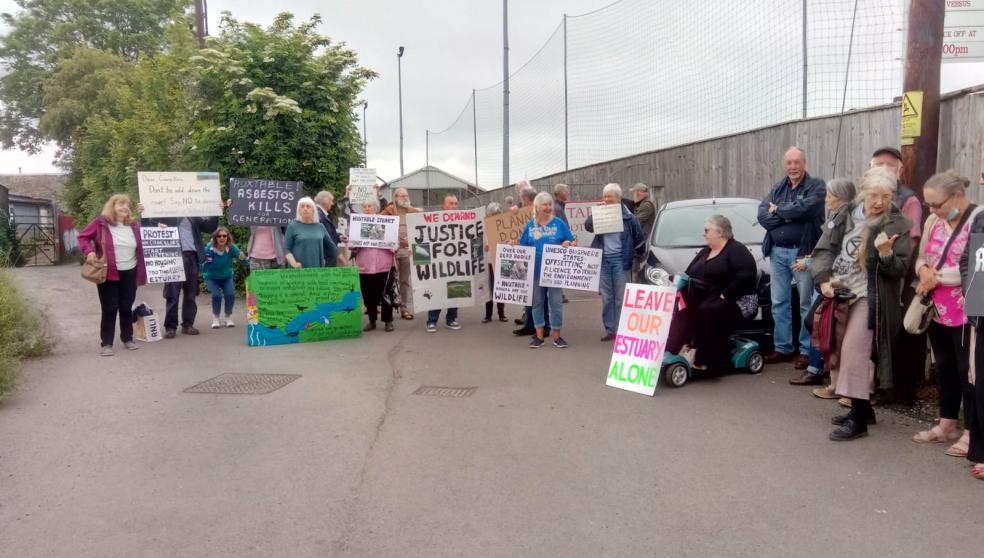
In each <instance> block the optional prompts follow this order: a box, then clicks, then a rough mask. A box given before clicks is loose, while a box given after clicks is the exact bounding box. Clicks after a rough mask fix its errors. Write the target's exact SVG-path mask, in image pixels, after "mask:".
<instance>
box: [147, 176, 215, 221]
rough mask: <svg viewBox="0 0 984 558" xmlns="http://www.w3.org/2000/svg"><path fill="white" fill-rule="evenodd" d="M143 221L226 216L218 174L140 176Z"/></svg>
mask: <svg viewBox="0 0 984 558" xmlns="http://www.w3.org/2000/svg"><path fill="white" fill-rule="evenodd" d="M137 188H139V190H140V203H142V204H143V206H144V210H143V213H142V214H141V215H140V216H141V217H214V216H217V215H222V188H221V187H220V186H219V173H217V172H138V173H137Z"/></svg>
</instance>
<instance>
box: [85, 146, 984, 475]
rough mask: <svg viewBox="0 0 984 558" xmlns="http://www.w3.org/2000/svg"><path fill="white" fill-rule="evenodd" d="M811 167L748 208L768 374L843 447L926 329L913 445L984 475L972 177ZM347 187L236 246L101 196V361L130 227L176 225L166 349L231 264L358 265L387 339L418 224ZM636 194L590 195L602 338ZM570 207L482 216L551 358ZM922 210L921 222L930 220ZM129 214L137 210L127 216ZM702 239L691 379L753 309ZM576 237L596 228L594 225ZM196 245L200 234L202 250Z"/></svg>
mask: <svg viewBox="0 0 984 558" xmlns="http://www.w3.org/2000/svg"><path fill="white" fill-rule="evenodd" d="M806 169H807V158H806V153H805V152H804V151H803V150H802V149H800V148H798V147H791V148H789V149H788V150H787V151H786V152H785V153H784V155H783V170H784V176H783V178H782V179H781V180H780V181H779V182H778V183H776V184H775V185H774V186H773V187H772V188H771V190H770V191H769V193H768V195H766V197H765V198H764V199H763V200H762V202H761V205H760V206H759V210H758V223H759V224H760V225H761V226H762V228H763V229H764V231H765V235H764V238H763V242H762V254H763V256H765V257H767V258H768V261H769V265H770V272H771V273H770V281H771V283H770V284H771V292H770V298H771V309H772V317H773V322H774V331H773V332H772V339H773V343H774V350H773V351H772V352H771V353H769V354H768V355H766V356H765V359H764V360H765V362H766V363H779V362H792V363H793V366H794V368H795V369H796V370H797V374H796V375H795V376H794V377H793V378H791V379H790V380H789V382H790V383H791V384H793V385H803V386H816V387H815V389H814V390H813V394H814V395H815V396H817V397H820V398H823V399H831V400H835V399H836V400H837V401H838V402H839V403H840V404H841V405H843V406H845V407H848V408H849V411H848V412H847V413H846V414H840V415H835V416H833V417H832V419H831V422H832V424H833V425H834V426H836V427H837V428H836V429H834V430H833V431H832V432H831V434H830V438H831V439H832V440H835V441H845V440H854V439H857V438H860V437H862V436H865V435H867V434H868V429H869V426H870V425H873V424H876V422H877V419H876V415H875V412H874V406H875V405H877V404H879V403H884V402H887V401H893V400H906V399H909V398H911V397H912V393H911V390H912V387H913V386H914V385H915V383H916V382H915V379H914V378H912V377H909V376H907V375H906V374H907V372H906V371H907V370H908V368H910V367H906V366H897V365H895V364H896V363H898V362H901V361H902V360H905V359H907V358H909V357H907V356H906V355H911V354H912V353H911V351H912V350H913V347H916V348H917V349H919V350H920V351H921V350H922V349H920V343H921V341H920V340H921V339H923V338H922V337H921V335H922V334H923V333H924V332H925V333H926V334H927V336H928V340H929V345H930V346H931V348H932V352H933V356H934V360H935V363H936V371H937V376H938V378H939V386H938V387H939V400H938V405H939V423H938V424H936V425H934V426H933V427H932V428H930V429H929V430H926V431H923V432H918V433H915V434H914V435H913V438H912V440H913V442H915V443H919V444H951V445H949V446H948V447H947V449H946V453H947V454H948V455H952V456H958V457H966V458H967V459H968V460H970V461H971V462H972V463H974V464H975V465H974V467H973V469H972V474H973V476H974V477H976V478H979V479H984V382H977V381H976V378H975V376H976V374H975V366H974V363H975V362H977V361H979V360H980V359H981V358H982V351H984V334H982V333H980V329H979V328H978V327H977V326H978V325H980V324H979V323H978V318H976V317H974V318H968V316H967V315H966V313H965V311H964V308H965V302H966V301H965V295H966V293H967V292H968V288H969V283H970V280H971V278H972V276H973V270H971V269H970V265H971V262H973V261H974V258H972V257H971V256H969V255H968V253H967V252H968V246H969V245H970V235H971V234H972V233H982V232H984V214H982V212H981V208H979V207H977V206H976V205H975V204H973V203H971V201H970V199H969V198H968V195H967V192H966V190H967V188H968V187H969V181H968V180H967V179H966V178H963V177H960V176H958V175H957V174H955V173H954V172H952V171H949V172H946V173H940V174H937V175H934V176H933V177H932V178H930V179H929V180H928V181H927V182H926V183H925V184H924V185H923V188H922V191H923V197H924V200H925V203H924V204H921V203H920V201H919V198H918V197H917V196H916V195H915V194H914V192H913V191H912V190H911V189H910V188H908V187H907V186H905V185H903V184H901V182H900V179H899V177H900V174H901V171H902V155H901V153H900V152H899V151H898V150H897V149H895V148H891V147H886V148H882V149H879V150H877V151H876V152H875V153H874V154H873V156H872V158H871V161H870V168H869V169H868V170H867V171H866V172H865V173H864V174H863V175H862V176H860V177H859V178H858V180H857V184H855V182H854V181H852V180H850V179H844V178H838V179H834V180H831V181H830V182H829V183H825V181H824V180H822V179H821V178H819V177H815V176H812V175H810V174H809V173H808V172H807V170H806ZM981 185H984V175H982V177H981ZM350 188H351V187H349V189H347V190H346V196H345V197H344V198H342V199H341V200H338V202H337V203H336V200H335V199H334V196H333V195H332V194H331V193H330V192H327V191H325V192H320V193H319V194H318V195H317V196H315V198H314V199H312V198H309V197H305V198H302V199H300V200H299V201H298V202H297V204H296V218H295V219H294V220H293V221H291V222H290V223H289V224H288V225H287V226H286V227H285V228H281V227H279V226H253V227H250V229H249V230H250V235H249V239H248V241H247V243H246V248H245V250H242V249H240V248H239V246H238V245H237V244H236V243H235V241H234V239H233V238H232V233H231V232H230V231H229V229H227V228H225V227H220V226H219V218H218V217H208V218H166V219H143V220H142V221H140V220H137V219H136V218H135V216H134V215H133V213H131V211H132V203H131V200H130V199H129V198H128V197H127V196H125V195H114V196H112V197H111V198H110V199H109V200H108V201H107V202H106V204H105V206H104V208H103V210H102V213H101V214H100V215H99V217H97V218H96V219H94V220H93V221H92V222H91V223H89V224H88V226H86V227H85V229H84V230H83V231H82V232H81V233H80V234H79V243H80V246H81V248H82V250H83V252H84V253H85V254H86V258H87V261H88V262H89V263H90V264H91V263H94V262H99V261H105V267H106V271H105V281H104V282H102V283H100V284H99V285H98V294H99V300H100V304H101V307H102V317H101V322H100V334H99V336H100V352H101V354H102V355H105V356H111V355H112V354H113V341H114V337H115V330H116V320H117V318H118V319H119V321H120V326H119V329H120V339H121V341H122V342H123V345H124V347H125V348H126V349H129V350H134V349H136V348H137V345H136V344H134V341H133V314H132V305H133V302H134V298H135V295H136V289H137V286H139V285H142V284H144V283H145V282H146V277H147V274H146V269H145V265H144V261H143V253H142V247H141V234H140V225H141V224H142V225H143V226H145V227H148V226H160V227H176V228H177V231H178V238H179V240H180V246H181V252H182V258H183V264H184V271H185V280H184V281H182V282H171V283H166V284H165V286H164V299H165V306H166V309H165V319H164V337H165V339H173V338H175V337H176V335H177V333H178V328H179V326H180V332H181V333H182V334H184V335H198V334H199V331H198V330H197V329H196V328H195V319H196V314H197V304H196V296H197V295H198V291H199V277H200V276H201V277H203V278H204V280H205V284H206V285H207V286H208V289H209V291H210V293H211V296H212V315H213V321H212V327H213V328H219V327H234V320H233V317H232V314H233V306H234V304H235V296H234V288H233V281H232V277H233V271H234V266H235V265H236V264H237V262H238V264H239V265H241V266H244V267H248V269H250V270H264V269H275V268H286V267H291V268H295V269H299V268H311V267H331V266H336V265H338V266H347V265H355V266H357V267H358V269H359V276H360V287H361V292H362V297H363V300H364V303H365V309H366V314H367V317H368V321H367V323H366V325H365V327H364V331H367V332H368V331H372V330H375V329H376V328H377V319H379V318H381V319H382V322H383V324H384V327H383V329H384V330H385V331H386V332H391V331H393V330H394V329H395V327H394V317H396V316H399V317H400V318H402V319H403V320H407V321H409V320H413V319H414V309H413V300H412V288H411V278H410V273H411V268H412V254H411V252H410V244H409V238H408V233H407V224H406V216H407V215H408V214H412V213H417V212H419V211H421V210H420V209H418V208H414V207H413V206H412V205H411V203H410V196H409V193H408V192H407V190H405V189H403V188H400V189H397V190H396V191H395V192H394V193H393V194H394V198H393V203H388V202H386V200H383V199H380V200H378V201H377V200H373V201H369V202H366V203H364V204H362V205H361V207H360V208H358V209H356V208H353V206H352V203H351V202H350V200H349V194H350ZM630 192H631V195H632V197H633V203H629V204H625V203H624V202H625V201H626V200H625V199H624V197H623V191H622V189H621V187H620V186H619V185H618V184H608V185H606V186H604V187H603V189H602V191H601V192H600V194H601V198H602V201H601V203H602V204H605V205H618V206H619V207H620V210H621V216H622V225H623V226H622V231H621V232H617V233H604V234H597V235H595V236H594V240H593V242H592V248H596V249H598V250H600V251H601V254H602V260H601V280H600V289H599V290H600V294H601V299H602V310H601V316H600V325H601V327H602V328H603V329H604V334H603V335H602V337H601V341H604V342H608V341H613V340H614V339H615V338H616V336H617V334H618V326H619V323H618V322H619V315H620V312H621V305H622V299H623V293H624V291H625V286H626V283H627V282H630V281H631V280H632V278H633V277H637V276H638V275H637V274H639V273H640V272H641V270H642V267H643V265H644V264H645V258H646V251H645V247H646V239H647V238H648V237H649V236H650V233H651V231H652V229H653V225H654V223H655V221H656V217H657V213H658V208H657V207H656V205H655V203H654V202H653V201H652V199H651V198H650V196H649V193H648V189H647V188H646V186H645V185H642V184H637V185H635V186H633V187H632V189H631V190H630ZM570 195H571V191H570V188H569V187H568V186H567V185H564V184H558V185H556V186H555V187H554V188H553V191H552V194H551V193H549V192H537V191H536V189H534V188H532V187H531V186H530V185H529V184H528V183H526V182H521V183H520V184H518V185H517V191H516V198H518V199H519V200H520V203H519V204H516V203H515V202H514V198H513V197H508V198H506V200H505V203H504V204H503V205H502V206H500V205H499V204H497V203H493V204H490V205H489V207H488V208H487V210H488V211H487V212H488V214H489V215H494V214H498V213H500V212H503V213H504V212H510V213H516V212H519V211H521V210H522V209H523V208H530V209H529V211H530V212H531V216H530V219H529V221H528V222H527V223H526V225H525V228H524V229H523V232H522V235H521V237H520V238H519V239H518V240H517V241H514V242H513V243H514V244H518V245H522V246H528V247H532V248H533V249H534V250H535V258H536V259H535V267H534V278H533V280H534V285H533V295H532V303H531V305H530V306H529V307H526V308H525V310H524V315H523V317H522V319H517V320H516V321H517V324H518V325H521V326H522V327H520V328H519V329H517V330H515V331H514V332H513V333H514V334H516V335H519V336H530V341H529V343H528V346H529V347H530V348H533V349H536V348H539V347H542V346H544V345H545V344H546V343H547V341H548V340H550V341H552V344H553V345H554V346H555V347H557V348H566V347H568V346H569V345H568V342H567V341H566V340H565V339H564V338H563V337H562V335H561V331H562V328H563V323H564V303H565V302H566V299H565V297H564V295H563V292H562V291H561V289H559V288H556V287H548V286H542V285H541V284H540V276H539V271H540V261H541V258H542V254H543V251H544V246H546V245H560V246H573V245H576V244H577V242H576V237H575V235H574V234H573V232H572V231H571V228H570V226H569V223H568V218H567V213H566V210H565V205H566V204H567V203H568V201H570ZM227 206H228V204H226V203H223V204H222V208H223V210H224V209H225V208H226V207H227ZM630 207H631V208H633V209H630ZM457 208H458V199H457V198H456V197H455V196H454V195H447V196H445V197H444V199H443V200H442V209H443V210H454V209H457ZM923 208H925V209H926V210H927V211H928V217H927V218H926V220H925V223H924V224H923ZM136 209H137V212H139V213H142V212H143V207H142V206H141V205H139V204H138V206H137V208H136ZM353 213H363V214H382V215H389V216H397V217H400V230H399V243H398V247H397V248H393V249H390V248H355V249H349V248H348V247H347V246H346V244H347V241H348V237H347V234H346V233H347V223H348V221H349V219H351V216H352V214H353ZM702 225H703V232H704V238H705V240H706V247H704V248H703V249H701V250H700V251H699V252H698V253H697V255H696V257H695V258H694V259H693V261H692V262H691V263H690V265H689V266H688V267H687V269H686V277H687V284H686V286H685V287H683V289H682V290H681V293H680V295H681V296H680V299H681V303H680V304H679V307H678V309H677V312H676V315H675V317H674V319H673V323H672V327H671V329H670V332H669V339H668V340H667V348H668V350H669V351H671V352H673V353H676V354H681V355H686V356H687V357H688V358H689V359H690V361H691V364H692V366H693V368H695V369H698V370H700V369H705V368H720V367H726V366H727V365H728V361H729V339H730V337H731V335H732V334H733V333H734V331H735V328H736V327H737V324H738V322H739V320H741V319H742V318H743V317H744V318H747V317H749V316H750V315H754V312H755V310H756V307H757V292H756V273H757V271H756V263H755V259H754V257H753V256H752V253H751V252H750V251H749V249H748V247H746V246H744V245H743V244H742V243H740V242H739V241H738V240H736V239H735V238H734V234H733V230H732V225H731V222H730V221H729V220H728V219H727V218H726V217H724V216H722V215H713V216H710V217H709V218H708V219H707V220H706V221H705V222H704V223H703V224H702ZM584 226H585V229H586V230H587V231H589V232H593V231H594V222H593V218H592V217H588V219H587V221H586V223H585V225H584ZM694 226H695V227H697V226H700V224H696V223H695V224H694ZM204 234H210V240H209V242H207V243H205V242H203V235H204ZM485 249H486V250H490V249H494V247H492V246H488V245H486V246H485ZM490 275H491V274H490ZM490 279H491V278H490ZM492 284H493V283H492V282H491V281H490V284H489V285H490V288H491V286H492ZM182 297H183V301H182ZM223 303H224V307H223ZM443 310H444V313H445V322H444V323H445V326H446V327H447V328H448V329H451V330H457V329H460V328H461V324H460V322H459V321H458V309H457V308H445V309H443ZM493 310H496V311H497V318H498V320H499V321H507V317H506V315H505V308H504V305H502V304H501V303H499V304H498V305H494V304H493V303H492V302H488V303H487V305H486V308H485V317H484V319H483V320H482V322H483V323H489V322H491V321H492V320H493ZM441 313H442V311H441V310H434V309H432V310H429V311H428V313H427V318H426V322H425V329H426V331H427V332H429V333H434V332H437V331H438V322H439V320H440V316H441ZM179 318H180V319H179ZM698 324H702V325H698ZM921 346H922V347H925V343H922V345H921ZM906 351H909V352H906ZM917 354H918V353H917ZM922 354H923V356H924V352H923V353H922ZM828 377H829V385H826V384H827V378H828ZM961 409H962V412H963V415H962V417H963V418H962V420H961Z"/></svg>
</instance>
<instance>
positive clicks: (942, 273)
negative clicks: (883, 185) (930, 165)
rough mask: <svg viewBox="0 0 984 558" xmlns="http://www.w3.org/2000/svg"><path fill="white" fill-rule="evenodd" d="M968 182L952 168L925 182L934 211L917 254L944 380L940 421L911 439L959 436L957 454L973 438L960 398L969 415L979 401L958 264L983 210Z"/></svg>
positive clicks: (921, 292)
mask: <svg viewBox="0 0 984 558" xmlns="http://www.w3.org/2000/svg"><path fill="white" fill-rule="evenodd" d="M968 185H969V181H968V180H967V179H966V178H962V177H960V176H957V175H956V174H955V173H953V172H952V171H951V172H945V173H940V174H936V175H933V176H932V177H931V178H930V179H929V180H928V181H927V182H926V185H925V186H923V198H924V199H925V200H926V207H927V208H928V209H929V211H930V215H929V218H928V219H926V224H925V226H924V227H923V235H922V243H921V244H920V246H919V258H918V259H916V273H917V275H918V276H919V285H918V286H917V287H916V294H918V295H920V296H923V295H927V294H929V295H930V296H932V298H933V303H934V304H935V305H936V312H937V313H938V314H939V316H938V317H937V318H936V320H934V322H933V324H932V325H930V326H929V342H930V344H931V345H932V347H933V354H934V355H935V356H936V370H937V376H938V377H939V382H940V384H939V394H940V395H939V406H940V423H939V424H938V425H936V426H933V427H932V428H930V429H929V430H925V431H923V432H919V433H917V434H916V435H915V436H913V437H912V441H914V442H917V443H947V442H953V441H955V440H957V439H959V440H960V441H959V442H957V443H956V444H954V445H953V446H951V447H950V448H949V449H948V450H946V453H947V454H948V455H953V456H958V457H964V456H966V455H967V446H968V444H969V435H968V433H967V432H965V433H964V436H961V431H960V430H961V429H960V423H959V417H960V404H961V401H962V402H963V405H964V409H965V412H964V414H965V415H967V414H968V411H969V410H970V409H971V408H972V405H973V401H974V397H973V388H972V386H971V385H970V382H969V380H968V371H969V369H970V351H969V349H970V329H971V328H970V327H967V317H966V316H965V315H964V299H963V292H962V290H961V288H960V267H959V264H960V255H961V254H963V251H964V248H965V247H966V246H967V242H968V241H969V239H970V226H971V222H972V221H973V220H974V215H976V214H977V213H978V212H980V211H981V208H980V207H977V206H975V205H973V204H971V203H970V200H969V199H967V196H966V194H965V192H964V191H965V190H966V189H967V186H968ZM968 211H969V212H970V218H968V219H963V225H962V226H961V227H960V229H959V230H954V229H956V227H957V225H959V224H960V222H961V220H962V218H963V217H964V215H965V214H966V213H967V212H968ZM952 235H957V236H956V237H954V240H953V243H952V244H951V245H950V249H949V250H948V251H947V253H946V254H943V253H942V252H943V248H944V247H945V246H946V243H947V242H948V241H949V240H950V237H951V236H952ZM941 259H942V261H943V263H942V265H940V260H941ZM937 268H939V269H937ZM968 420H969V417H968Z"/></svg>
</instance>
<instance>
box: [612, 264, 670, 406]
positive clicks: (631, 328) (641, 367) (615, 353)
mask: <svg viewBox="0 0 984 558" xmlns="http://www.w3.org/2000/svg"><path fill="white" fill-rule="evenodd" d="M675 300H676V289H675V288H673V287H654V286H652V285H638V284H635V283H629V284H627V285H625V294H624V295H623V297H622V313H621V315H620V316H619V317H618V333H617V334H616V335H615V347H614V349H613V350H612V362H611V364H610V365H609V366H608V380H607V381H606V382H605V385H608V386H611V387H617V388H620V389H626V390H629V391H634V392H636V393H641V394H643V395H652V394H654V393H656V382H657V381H658V380H659V373H660V370H661V369H662V363H663V353H664V352H665V351H666V338H667V336H668V335H669V334H670V322H671V320H673V302H674V301H675Z"/></svg>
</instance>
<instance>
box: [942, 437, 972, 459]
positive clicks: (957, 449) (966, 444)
mask: <svg viewBox="0 0 984 558" xmlns="http://www.w3.org/2000/svg"><path fill="white" fill-rule="evenodd" d="M969 449H970V431H969V430H964V433H963V436H961V437H960V441H959V442H957V443H956V444H953V445H952V446H950V447H949V449H947V450H946V451H945V452H943V453H945V454H947V455H952V456H953V457H967V451H968V450H969Z"/></svg>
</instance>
